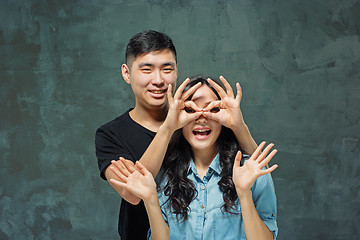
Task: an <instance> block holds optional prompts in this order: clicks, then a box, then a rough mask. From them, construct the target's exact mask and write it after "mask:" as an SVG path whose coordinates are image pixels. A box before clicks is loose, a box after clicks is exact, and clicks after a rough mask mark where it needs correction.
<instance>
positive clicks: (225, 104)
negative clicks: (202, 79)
mask: <svg viewBox="0 0 360 240" xmlns="http://www.w3.org/2000/svg"><path fill="white" fill-rule="evenodd" d="M220 80H221V82H222V83H223V84H224V87H225V89H226V92H225V90H224V89H223V88H222V87H221V86H219V85H218V84H217V83H215V82H214V81H213V80H211V79H210V78H209V79H208V82H209V83H210V85H211V86H212V87H213V88H214V89H215V90H216V91H217V93H218V94H219V96H220V100H219V101H214V102H212V103H211V104H209V105H208V106H207V107H206V108H205V109H203V111H204V116H205V117H207V118H209V119H212V120H215V121H217V122H219V123H221V124H222V125H224V126H225V127H227V128H230V129H232V130H233V131H234V130H235V128H236V127H239V126H240V125H241V124H244V119H243V116H242V113H241V110H240V101H241V96H242V92H241V87H240V84H239V83H236V89H237V92H236V96H235V95H234V92H233V90H232V88H231V86H230V84H229V83H228V82H227V81H226V79H225V78H224V77H223V76H220ZM213 109H218V110H217V111H214V110H213Z"/></svg>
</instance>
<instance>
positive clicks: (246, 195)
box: [236, 188, 252, 202]
mask: <svg viewBox="0 0 360 240" xmlns="http://www.w3.org/2000/svg"><path fill="white" fill-rule="evenodd" d="M236 193H237V195H238V198H239V200H240V202H241V201H244V200H247V199H252V192H251V190H250V189H249V190H238V189H237V188H236Z"/></svg>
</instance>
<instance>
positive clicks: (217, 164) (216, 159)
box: [187, 153, 221, 175]
mask: <svg viewBox="0 0 360 240" xmlns="http://www.w3.org/2000/svg"><path fill="white" fill-rule="evenodd" d="M209 170H212V171H215V172H216V173H217V174H218V175H220V173H221V167H220V154H219V153H218V154H216V156H215V157H214V159H213V160H212V162H211V164H210V166H209ZM191 172H193V173H197V170H196V167H195V163H194V159H191V160H190V165H189V169H188V172H187V174H188V175H189V174H190V173H191ZM208 172H209V171H208Z"/></svg>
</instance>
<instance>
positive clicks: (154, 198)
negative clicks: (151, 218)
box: [143, 191, 159, 207]
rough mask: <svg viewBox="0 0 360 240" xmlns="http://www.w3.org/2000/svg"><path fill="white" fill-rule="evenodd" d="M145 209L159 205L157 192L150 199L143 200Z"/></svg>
mask: <svg viewBox="0 0 360 240" xmlns="http://www.w3.org/2000/svg"><path fill="white" fill-rule="evenodd" d="M143 201H144V205H145V207H151V206H156V205H159V197H158V194H157V192H156V191H155V192H154V193H153V194H152V195H151V196H150V197H148V198H147V199H143Z"/></svg>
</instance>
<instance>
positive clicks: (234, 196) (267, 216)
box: [112, 77, 278, 240]
mask: <svg viewBox="0 0 360 240" xmlns="http://www.w3.org/2000/svg"><path fill="white" fill-rule="evenodd" d="M220 79H222V82H223V83H224V85H225V86H228V83H227V82H226V80H225V79H224V78H220ZM199 83H201V87H199V88H198V89H197V90H196V91H195V92H194V93H193V94H191V95H190V96H189V97H188V98H187V102H186V112H187V113H188V115H190V116H191V115H195V114H197V117H196V118H194V119H193V120H191V121H189V122H188V123H187V124H186V125H184V126H183V128H180V129H178V130H177V131H175V133H174V134H173V136H172V138H171V141H170V143H169V146H168V151H167V153H166V155H165V158H164V163H163V169H164V178H163V180H162V181H161V182H160V183H159V186H158V191H157V189H156V187H155V186H156V184H155V182H154V179H153V177H152V175H151V173H150V172H149V171H148V170H147V169H146V168H145V167H144V166H143V165H142V164H141V163H140V162H137V164H136V165H137V169H138V171H137V170H132V171H130V172H131V174H128V173H126V174H125V175H124V174H123V173H124V171H123V170H121V169H120V168H123V167H120V168H119V169H118V170H115V169H113V171H114V173H116V174H118V175H119V176H121V178H122V180H123V182H118V181H112V182H113V183H115V184H118V185H119V186H123V187H126V188H127V189H129V190H130V191H132V192H133V194H134V195H136V196H138V197H139V198H141V199H142V200H143V201H144V204H145V207H146V211H147V213H148V217H149V221H150V228H151V232H149V238H150V239H151V238H153V239H219V240H220V239H221V240H223V239H246V238H247V239H273V238H276V236H277V231H278V229H277V224H276V196H275V191H274V185H273V182H272V179H271V176H270V174H268V173H270V172H272V171H273V170H275V169H276V167H277V165H274V166H272V167H271V168H269V169H266V168H265V166H266V164H267V163H268V162H269V161H270V160H271V159H272V157H273V156H274V155H275V154H276V150H273V151H272V152H271V153H269V152H270V149H271V148H272V147H273V144H269V145H268V146H267V147H266V148H265V149H264V150H263V153H261V154H260V152H261V151H262V149H263V148H264V146H265V142H263V143H262V144H260V146H259V147H258V148H257V149H256V151H255V152H254V153H253V155H252V156H251V157H250V158H248V156H247V157H245V158H242V153H241V148H240V146H239V144H238V141H237V137H236V136H235V134H234V132H233V131H232V130H231V129H230V128H227V127H226V126H224V124H223V123H222V122H221V121H223V122H227V121H224V119H228V118H226V117H224V116H226V114H227V112H226V111H228V110H229V109H226V106H229V105H231V104H229V103H230V102H232V103H233V106H236V107H235V108H238V107H239V103H240V97H239V96H240V89H239V88H238V94H237V95H236V96H237V97H235V98H234V96H231V91H230V90H229V89H227V90H228V91H227V92H228V93H229V95H230V96H228V95H226V93H225V91H224V89H222V88H221V87H219V84H217V83H215V81H214V80H210V79H205V78H202V77H194V78H192V79H191V80H190V82H189V84H187V86H186V87H185V88H184V90H183V91H184V92H186V90H187V89H191V87H193V86H196V85H197V84H199ZM175 95H176V94H175ZM221 96H222V97H221ZM230 99H232V101H230ZM225 100H228V101H229V102H228V103H227V104H225V103H224V101H225ZM184 111H185V109H184ZM220 115H222V117H221V116H220ZM124 163H125V162H124ZM130 172H129V173H130ZM253 199H254V200H253ZM255 206H256V207H255ZM214 229H218V230H216V231H214ZM184 234H185V236H184Z"/></svg>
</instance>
